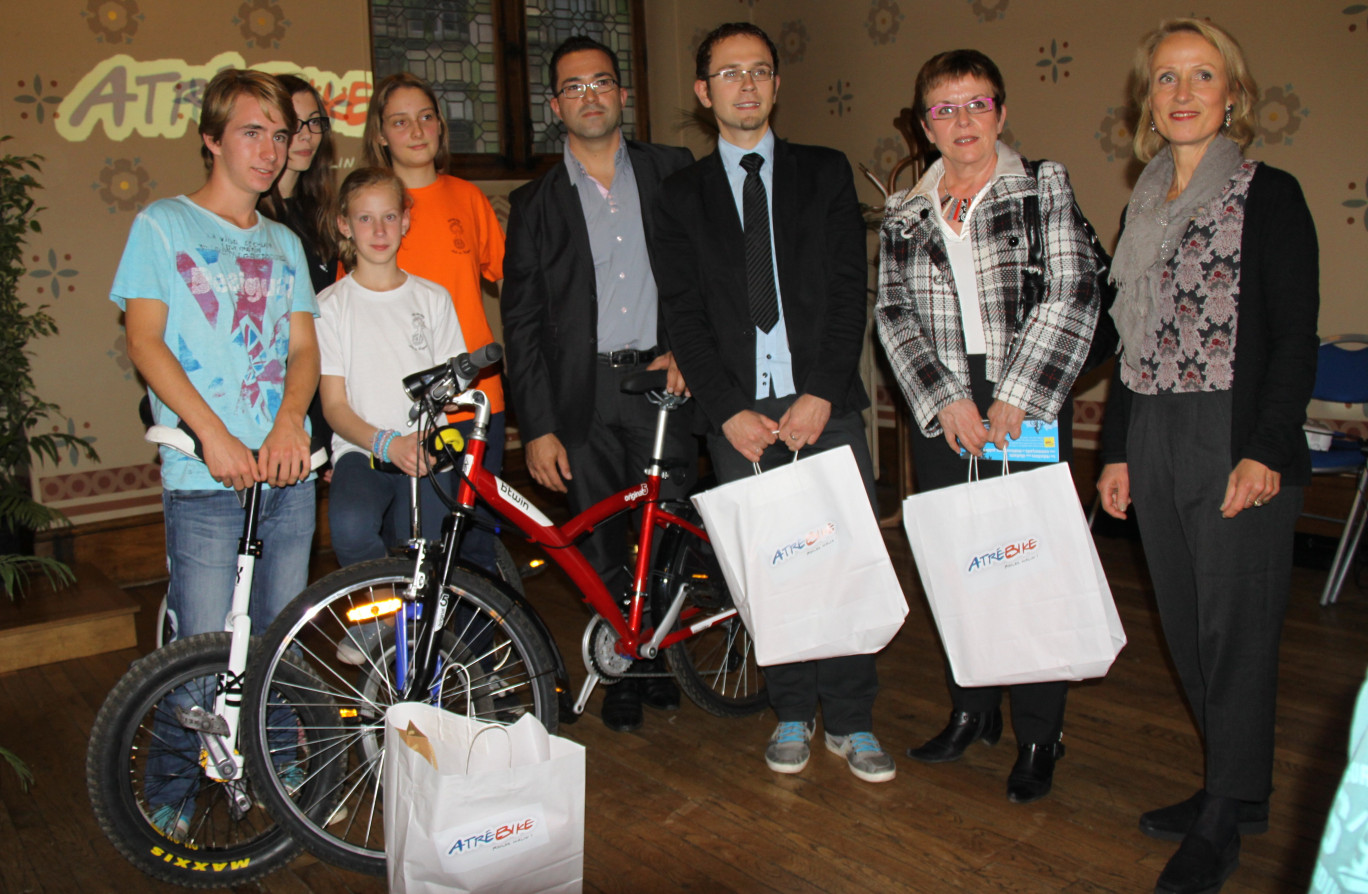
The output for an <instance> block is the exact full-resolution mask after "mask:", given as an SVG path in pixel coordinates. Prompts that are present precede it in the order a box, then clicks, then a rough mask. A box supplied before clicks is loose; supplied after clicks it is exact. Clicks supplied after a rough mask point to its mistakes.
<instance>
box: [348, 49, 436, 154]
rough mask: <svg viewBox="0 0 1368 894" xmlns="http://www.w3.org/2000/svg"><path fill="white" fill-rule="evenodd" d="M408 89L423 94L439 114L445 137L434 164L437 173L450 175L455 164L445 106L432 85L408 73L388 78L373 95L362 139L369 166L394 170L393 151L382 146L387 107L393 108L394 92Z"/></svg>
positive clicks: (377, 87)
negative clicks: (448, 171) (450, 145)
mask: <svg viewBox="0 0 1368 894" xmlns="http://www.w3.org/2000/svg"><path fill="white" fill-rule="evenodd" d="M405 87H412V88H413V89H415V90H421V91H423V95H424V96H426V97H427V99H428V102H430V103H432V110H433V111H434V112H436V113H437V123H438V125H439V126H440V128H441V135H440V136H439V137H438V140H437V157H436V158H434V159H433V160H432V161H433V165H434V166H435V167H436V168H437V173H439V174H445V173H447V164H448V163H449V162H450V160H451V150H450V149H448V148H447V123H446V116H445V115H444V114H442V105H441V103H439V102H438V101H437V94H436V93H434V92H433V91H432V85H431V84H429V83H428V82H427V81H425V80H423V79H422V78H420V77H418V76H417V75H415V74H410V73H409V72H407V71H399V72H395V73H394V74H392V75H388V76H386V77H385V79H384V80H382V81H381V82H380V83H379V84H377V85H376V87H375V92H374V93H372V94H371V98H370V107H369V108H368V109H367V110H366V131H365V134H364V135H363V136H362V138H361V140H362V142H363V143H364V144H365V149H366V164H368V165H370V166H371V167H376V168H389V167H393V166H394V162H393V161H391V160H390V151H389V147H388V146H386V145H384V144H383V143H381V142H380V140H381V139H382V138H383V137H384V125H385V106H387V105H389V101H390V97H391V96H393V95H394V91H396V90H402V89H404V88H405Z"/></svg>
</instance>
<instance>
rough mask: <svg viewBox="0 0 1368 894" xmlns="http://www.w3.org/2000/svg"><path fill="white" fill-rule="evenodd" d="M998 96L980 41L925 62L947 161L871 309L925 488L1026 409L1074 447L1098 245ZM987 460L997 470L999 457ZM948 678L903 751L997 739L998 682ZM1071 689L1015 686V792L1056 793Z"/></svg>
mask: <svg viewBox="0 0 1368 894" xmlns="http://www.w3.org/2000/svg"><path fill="white" fill-rule="evenodd" d="M1005 100H1006V90H1005V88H1004V86H1003V83H1002V75H1001V74H1000V73H999V71H998V69H997V66H996V65H994V64H993V62H992V60H991V59H989V58H988V57H987V56H985V55H983V54H982V53H979V52H977V51H975V50H954V51H951V52H948V53H941V54H940V55H938V56H935V57H933V58H932V59H930V60H929V61H928V62H927V63H926V64H925V65H924V66H923V67H922V70H921V72H920V74H918V76H917V84H916V95H915V99H914V102H913V108H914V111H915V112H916V114H917V117H918V119H919V120H920V121H921V124H922V128H923V130H924V131H925V133H926V136H927V139H929V140H930V141H931V144H932V145H933V146H935V148H936V149H938V150H939V151H940V153H941V158H940V160H939V161H937V162H936V163H935V164H933V165H932V166H931V167H930V169H929V170H927V172H926V174H925V176H923V177H922V179H921V181H920V182H919V183H918V184H917V185H916V186H915V187H913V188H912V189H910V190H907V191H904V192H901V193H898V194H896V195H894V196H892V197H890V198H889V200H888V203H887V205H886V207H885V213H884V223H883V231H882V235H881V252H880V257H881V260H880V271H879V298H878V303H877V305H876V306H875V320H876V323H877V326H878V330H879V338H880V340H881V341H882V342H883V345H884V349H885V350H886V351H887V352H888V356H889V359H890V361H891V362H892V365H893V371H894V373H895V374H896V375H897V378H898V382H899V384H900V385H901V386H902V391H903V394H904V396H905V397H906V398H907V402H908V404H909V405H910V406H911V408H912V415H913V418H914V419H915V420H916V422H917V426H918V428H919V429H920V437H916V438H914V439H913V445H912V450H913V457H914V460H915V463H916V469H917V484H918V487H919V488H920V489H921V490H923V491H925V490H931V489H934V488H938V487H946V486H949V485H952V484H958V483H962V482H963V481H965V480H966V477H967V474H968V469H967V465H966V461H965V460H964V459H963V458H961V450H964V451H967V452H968V453H972V454H974V455H981V453H982V450H983V447H984V445H985V444H987V443H988V442H990V441H991V442H993V443H994V444H995V445H997V446H998V448H999V449H1001V448H1002V447H1003V446H1004V445H1005V443H1006V441H1007V439H1008V438H1009V437H1010V438H1017V437H1019V436H1020V435H1021V426H1022V423H1023V422H1024V421H1026V420H1027V419H1033V420H1044V421H1049V420H1055V419H1057V420H1058V423H1059V450H1060V453H1059V458H1060V459H1061V460H1066V461H1067V460H1068V459H1069V456H1070V452H1071V448H1072V439H1071V432H1070V427H1071V421H1072V414H1071V412H1070V410H1071V405H1070V402H1069V399H1068V398H1069V391H1070V389H1071V388H1072V387H1073V383H1074V378H1075V377H1076V376H1077V375H1078V372H1079V369H1080V368H1081V366H1082V364H1083V361H1084V359H1085V358H1086V357H1087V354H1088V347H1089V345H1090V343H1091V340H1092V333H1093V328H1094V326H1095V325H1096V322H1097V313H1098V297H1097V294H1096V289H1095V286H1096V276H1095V266H1094V262H1093V254H1092V249H1091V245H1090V242H1089V238H1088V235H1087V232H1086V231H1085V230H1084V228H1083V225H1082V223H1081V221H1080V220H1079V218H1078V216H1077V213H1076V212H1075V210H1074V198H1073V191H1072V189H1071V188H1070V187H1069V178H1068V174H1067V172H1066V171H1065V170H1064V168H1063V166H1062V165H1059V164H1055V163H1053V162H1043V163H1041V165H1040V167H1039V173H1038V176H1037V175H1036V174H1033V173H1032V170H1031V166H1030V165H1029V164H1027V163H1026V162H1025V161H1024V160H1023V159H1022V157H1021V156H1020V155H1018V154H1017V153H1016V152H1014V151H1012V150H1011V149H1009V148H1008V147H1007V146H1005V145H1003V144H1002V143H1001V142H998V140H997V137H998V135H999V134H1001V132H1002V128H1003V125H1004V123H1005V121H1006V114H1007V113H1006V107H1005ZM1027 196H1037V197H1038V207H1039V216H1040V227H1039V234H1040V237H1041V241H1042V243H1043V245H1042V250H1041V253H1040V254H1041V256H1042V260H1043V267H1044V273H1043V277H1044V289H1043V293H1042V294H1040V295H1038V296H1036V298H1035V299H1034V300H1033V301H1026V300H1025V296H1026V294H1027V291H1028V289H1029V288H1030V287H1031V281H1032V277H1031V276H1030V272H1029V271H1028V269H1027V258H1028V253H1029V245H1028V238H1027V233H1026V212H1025V209H1024V208H1023V199H1024V198H1025V197H1027ZM1034 282H1036V283H1038V282H1039V276H1038V275H1037V276H1036V277H1035V278H1034ZM1028 304H1029V305H1030V306H1027V305H1028ZM1018 320H1020V323H1018ZM1013 465H1014V467H1015V468H1017V469H1024V468H1030V467H1031V464H1027V463H1019V464H1013ZM979 469H980V475H984V476H989V475H996V474H1000V470H1001V463H996V462H981V463H980V464H979ZM946 684H947V685H948V686H949V689H950V696H951V701H952V703H953V710H952V712H951V715H950V723H949V724H948V725H947V726H946V727H945V729H944V730H942V731H941V732H940V733H939V734H938V735H937V736H935V737H934V738H933V739H931V740H930V741H929V742H927V743H926V744H925V745H923V746H921V747H920V748H913V749H909V750H908V755H909V756H911V757H913V758H916V759H918V760H921V761H926V762H928V763H939V762H944V761H953V760H956V759H958V758H959V757H960V756H961V755H962V754H963V753H964V750H965V749H966V748H967V747H968V746H969V745H970V744H972V743H973V742H975V741H979V740H982V741H984V742H985V743H987V744H990V745H992V744H995V743H996V742H997V741H998V738H999V737H1000V736H1001V735H1002V711H1001V708H1000V703H1001V698H1002V691H1001V688H1000V687H979V688H964V687H961V686H959V685H958V684H956V682H955V680H954V677H953V675H952V674H951V672H950V669H949V667H948V666H947V668H946ZM1066 694H1067V688H1066V684H1065V683H1062V682H1060V683H1035V684H1028V685H1020V686H1014V687H1012V700H1011V706H1012V728H1013V731H1014V732H1015V734H1016V739H1017V747H1018V754H1017V761H1016V765H1015V766H1014V767H1013V768H1012V772H1011V774H1010V776H1009V777H1008V781H1007V797H1008V799H1009V800H1011V801H1014V802H1017V803H1027V802H1030V801H1035V800H1038V799H1039V798H1042V797H1044V796H1045V795H1046V794H1048V793H1049V791H1050V787H1051V784H1052V780H1053V775H1054V765H1055V761H1056V760H1057V759H1058V758H1059V757H1061V756H1062V755H1063V753H1064V746H1063V744H1062V743H1061V741H1060V740H1061V737H1062V728H1063V722H1064V700H1065V696H1066Z"/></svg>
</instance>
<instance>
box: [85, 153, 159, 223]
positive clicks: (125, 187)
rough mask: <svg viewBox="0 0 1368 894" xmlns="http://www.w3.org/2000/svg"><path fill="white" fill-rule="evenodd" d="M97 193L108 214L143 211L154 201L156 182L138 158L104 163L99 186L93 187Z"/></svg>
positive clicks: (106, 160)
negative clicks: (153, 193)
mask: <svg viewBox="0 0 1368 894" xmlns="http://www.w3.org/2000/svg"><path fill="white" fill-rule="evenodd" d="M90 188H91V189H93V190H96V191H97V192H98V194H99V197H100V201H102V202H104V203H105V205H106V206H108V208H109V213H110V214H114V213H115V212H117V211H141V210H142V208H143V206H144V205H146V204H147V203H148V200H149V199H151V197H152V190H154V189H156V188H157V182H156V181H155V180H153V179H152V177H151V175H149V174H148V173H147V169H146V168H144V167H143V166H142V162H141V160H140V159H137V158H132V159H129V158H117V159H109V158H106V159H105V166H104V168H103V169H102V170H101V171H100V174H99V178H98V179H97V180H96V182H94V183H92V184H90Z"/></svg>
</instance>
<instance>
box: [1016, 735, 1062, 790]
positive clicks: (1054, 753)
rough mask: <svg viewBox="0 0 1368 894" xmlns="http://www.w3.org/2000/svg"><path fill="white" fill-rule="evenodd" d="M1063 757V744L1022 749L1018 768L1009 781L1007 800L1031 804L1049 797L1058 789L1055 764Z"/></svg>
mask: <svg viewBox="0 0 1368 894" xmlns="http://www.w3.org/2000/svg"><path fill="white" fill-rule="evenodd" d="M1063 756H1064V743H1063V742H1058V741H1056V742H1049V743H1046V744H1044V745H1034V744H1033V745H1018V746H1017V760H1016V764H1015V765H1014V766H1013V767H1012V772H1011V774H1010V775H1009V776H1008V777H1007V800H1008V801H1011V802H1012V803H1013V804H1029V803H1031V802H1032V801H1039V800H1040V799H1041V798H1043V797H1045V796H1046V795H1048V794H1049V793H1050V789H1051V788H1052V787H1053V786H1054V768H1055V761H1057V760H1059V759H1060V758H1061V757H1063Z"/></svg>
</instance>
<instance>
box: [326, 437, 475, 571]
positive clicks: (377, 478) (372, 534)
mask: <svg viewBox="0 0 1368 894" xmlns="http://www.w3.org/2000/svg"><path fill="white" fill-rule="evenodd" d="M437 477H438V479H439V481H440V482H441V486H442V489H443V490H445V491H446V492H447V493H448V494H454V488H455V476H454V475H453V474H452V473H451V472H449V471H448V472H443V473H441V474H440V475H438V476H437ZM411 481H412V479H411V478H409V476H407V475H405V474H403V473H402V472H384V471H380V470H379V469H372V468H371V464H370V456H369V454H365V453H354V452H353V453H344V454H343V455H342V456H341V457H339V458H338V459H337V461H336V462H335V463H334V464H333V478H332V484H331V485H330V486H329V489H328V527H329V529H330V530H331V531H332V546H333V552H335V553H336V554H337V562H338V564H339V565H342V566H344V567H345V566H347V565H355V564H356V563H357V562H364V561H366V560H368V559H383V558H384V557H385V556H386V555H388V553H389V548H390V547H391V546H394V545H397V544H398V543H403V542H405V541H406V540H407V539H408V535H409V500H410V493H409V487H410V482H411ZM418 495H419V504H420V506H421V508H422V511H423V512H422V514H423V530H422V531H421V534H422V537H423V539H424V540H436V539H437V538H439V537H440V536H441V535H442V519H444V518H445V517H446V515H447V508H446V505H445V504H444V503H443V502H442V500H441V498H439V497H438V496H437V491H436V490H435V489H434V488H433V486H432V482H431V480H429V479H427V478H423V479H422V481H420V482H419V485H418ZM387 515H388V516H390V517H391V518H392V519H393V525H392V528H393V531H392V532H391V531H390V530H387V529H389V528H391V525H386V524H385V520H386V516H387Z"/></svg>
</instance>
